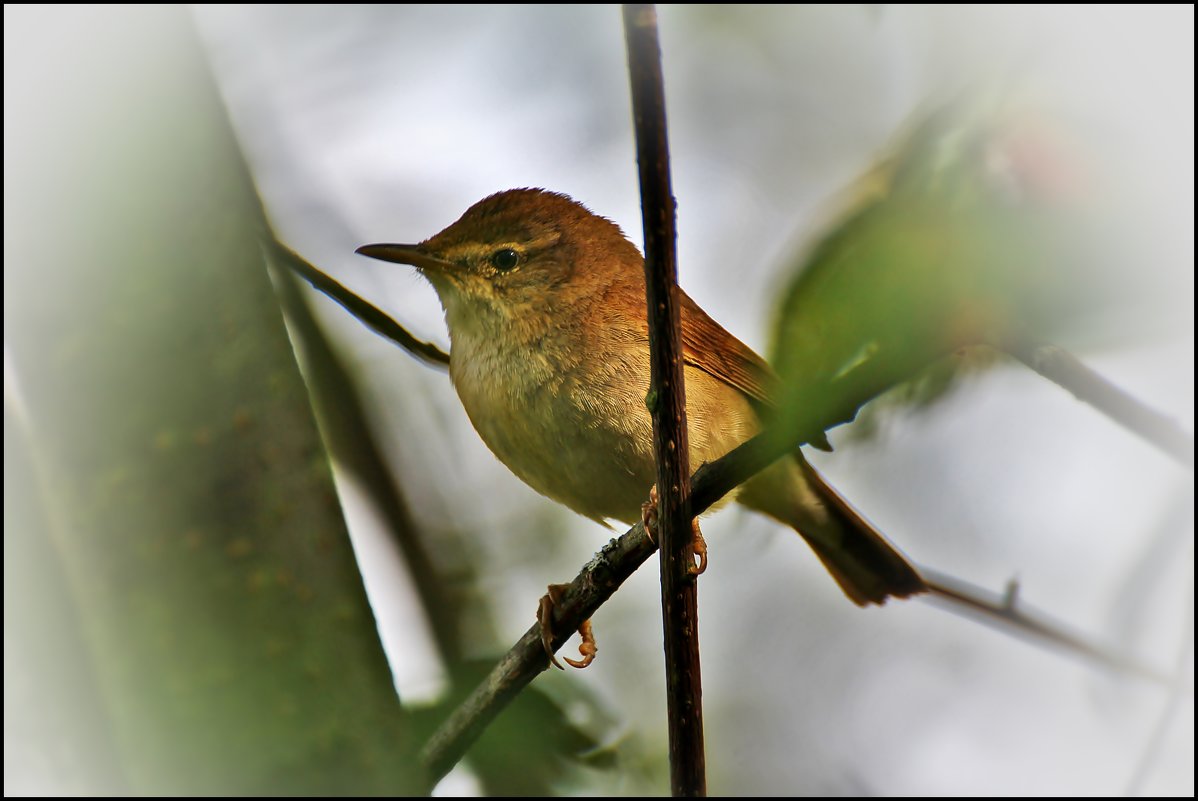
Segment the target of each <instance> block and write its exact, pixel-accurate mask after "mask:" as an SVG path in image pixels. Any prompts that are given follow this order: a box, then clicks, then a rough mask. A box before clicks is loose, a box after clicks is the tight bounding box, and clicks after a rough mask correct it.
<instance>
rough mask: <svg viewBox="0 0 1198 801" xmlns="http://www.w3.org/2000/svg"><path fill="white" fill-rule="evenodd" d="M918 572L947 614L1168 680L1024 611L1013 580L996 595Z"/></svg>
mask: <svg viewBox="0 0 1198 801" xmlns="http://www.w3.org/2000/svg"><path fill="white" fill-rule="evenodd" d="M919 571H920V573H922V574H923V577H924V579H925V580H926V581H927V584H928V588H929V589H930V590H931V595H929V596H928V598H929V600H931V601H940V602H947V604H948V606H947V608H948V609H949V611H952V612H962V613H965V614H967V615H968V616H969V617H971V618H973V619H976V620H979V621H981V622H982V623H985V624H987V625H990V626H994V627H995V628H999V629H1001V630H1003V631H1006V632H1008V633H1011V634H1015V635H1019V636H1024V637H1028V638H1030V639H1033V640H1036V641H1038V642H1041V643H1044V644H1046V645H1050V646H1052V647H1054V648H1057V649H1059V650H1061V651H1064V652H1065V653H1068V654H1072V655H1074V656H1079V657H1082V658H1084V659H1085V660H1087V661H1089V662H1093V663H1095V664H1098V665H1101V666H1103V667H1106V668H1110V669H1112V670H1116V671H1119V672H1120V673H1127V674H1130V675H1132V676H1136V677H1137V678H1141V679H1146V680H1148V681H1155V682H1160V683H1168V682H1169V681H1170V679H1169V677H1168V676H1166V675H1165V674H1164V673H1163V672H1161V671H1160V670H1156V669H1154V668H1151V667H1148V666H1147V665H1143V664H1141V663H1139V662H1137V661H1136V660H1134V659H1131V658H1130V657H1127V656H1124V655H1122V654H1119V653H1117V652H1116V651H1114V650H1113V649H1111V648H1105V647H1103V646H1101V645H1097V644H1095V643H1093V642H1091V641H1089V640H1088V639H1087V638H1085V637H1083V636H1082V635H1080V634H1074V633H1071V632H1069V631H1068V628H1067V627H1066V626H1065V624H1063V623H1061V622H1060V621H1057V620H1052V619H1051V618H1049V617H1048V616H1047V615H1045V614H1044V613H1043V612H1038V611H1036V610H1033V609H1029V608H1027V607H1026V606H1025V605H1024V604H1023V603H1022V602H1021V601H1020V599H1019V585H1018V583H1016V582H1014V581H1012V582H1011V583H1009V584H1008V585H1007V588H1006V591H1005V592H1003V593H1002V594H999V593H994V592H990V591H988V590H986V589H984V588H982V587H978V586H977V585H975V584H970V583H968V582H966V581H962V580H961V579H959V578H955V577H953V576H949V575H946V574H944V573H940V572H939V571H936V570H932V569H931V568H927V567H922V566H921V567H920V568H919Z"/></svg>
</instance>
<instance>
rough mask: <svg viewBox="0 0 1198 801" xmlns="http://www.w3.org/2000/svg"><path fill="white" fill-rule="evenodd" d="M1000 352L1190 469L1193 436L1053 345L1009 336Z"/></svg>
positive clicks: (1174, 421)
mask: <svg viewBox="0 0 1198 801" xmlns="http://www.w3.org/2000/svg"><path fill="white" fill-rule="evenodd" d="M1001 347H1002V349H1003V350H1005V351H1006V352H1007V353H1009V354H1011V355H1012V356H1014V357H1015V358H1016V359H1018V360H1019V361H1021V362H1023V363H1024V364H1026V365H1027V366H1028V367H1030V368H1032V369H1033V370H1035V371H1036V372H1037V373H1039V374H1040V375H1042V376H1044V377H1045V378H1047V379H1048V380H1049V381H1052V382H1053V383H1054V384H1057V385H1058V386H1060V387H1063V388H1064V389H1067V390H1069V392H1071V393H1073V395H1074V397H1076V398H1077V399H1078V400H1080V401H1084V402H1085V403H1088V404H1090V405H1091V406H1093V407H1094V408H1095V409H1097V410H1098V411H1100V412H1102V413H1103V414H1105V415H1106V416H1107V417H1109V418H1111V419H1112V420H1114V421H1115V422H1116V423H1118V424H1119V425H1121V426H1123V427H1124V428H1126V429H1127V430H1129V431H1131V432H1133V433H1135V434H1138V435H1139V436H1141V437H1143V438H1144V439H1145V440H1147V441H1148V442H1151V443H1152V444H1153V445H1155V446H1156V447H1158V448H1160V449H1161V450H1162V451H1164V452H1165V453H1167V454H1169V455H1170V456H1172V457H1173V458H1174V459H1176V460H1177V461H1179V462H1181V463H1182V464H1183V465H1185V466H1186V467H1188V468H1190V469H1191V470H1192V469H1193V468H1194V435H1193V434H1190V433H1187V432H1186V431H1185V430H1184V429H1183V428H1182V427H1181V426H1180V425H1178V423H1177V421H1176V420H1173V419H1172V418H1169V417H1166V416H1165V415H1163V414H1161V413H1160V412H1158V411H1156V410H1155V409H1152V408H1150V407H1149V406H1147V405H1146V404H1144V403H1142V402H1141V401H1138V400H1136V399H1135V398H1134V397H1132V396H1131V395H1129V394H1128V393H1127V392H1125V391H1124V390H1122V389H1120V388H1119V387H1117V386H1115V385H1114V384H1112V383H1111V382H1110V381H1108V380H1106V379H1105V378H1103V377H1102V376H1100V375H1099V374H1098V373H1096V372H1094V371H1093V370H1091V369H1090V368H1089V367H1087V366H1086V365H1084V364H1082V363H1081V362H1080V361H1078V359H1077V358H1076V357H1075V356H1073V354H1071V353H1069V351H1067V350H1065V349H1064V348H1062V347H1059V346H1057V345H1051V344H1048V343H1045V342H1036V341H1033V340H1030V339H1026V338H1022V337H1018V336H1012V337H1009V338H1007V339H1006V340H1004V341H1003V343H1002V345H1001Z"/></svg>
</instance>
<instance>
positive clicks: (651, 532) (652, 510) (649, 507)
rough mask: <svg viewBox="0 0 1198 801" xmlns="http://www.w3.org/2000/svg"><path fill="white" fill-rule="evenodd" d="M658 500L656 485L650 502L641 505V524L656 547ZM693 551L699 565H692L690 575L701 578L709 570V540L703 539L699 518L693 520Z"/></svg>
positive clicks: (650, 491)
mask: <svg viewBox="0 0 1198 801" xmlns="http://www.w3.org/2000/svg"><path fill="white" fill-rule="evenodd" d="M657 500H658V497H657V485H656V484H654V485H653V486H652V487H650V488H649V500H648V501H646V502H645V503H642V504H641V523H642V524H644V526H645V534H646V535H648V537H649V540H650V541H651V542H652V543H653V544H654V545H656V544H657V539H656V533H657ZM691 551H692V552H693V553H694V554H695V557H696V558H697V559H698V560H699V564H697V565H691V568H690V573H691V575H692V576H701V575H703V572H704V571H705V570H707V540H705V539H703V532H702V531H700V530H699V519H698V518H695V519H693V520H691Z"/></svg>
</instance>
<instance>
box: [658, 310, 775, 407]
mask: <svg viewBox="0 0 1198 801" xmlns="http://www.w3.org/2000/svg"><path fill="white" fill-rule="evenodd" d="M678 295H679V298H680V300H681V301H682V304H681V309H680V316H681V317H682V361H683V363H684V364H689V365H690V366H691V367H697V368H699V369H700V370H702V371H703V372H705V373H707V374H708V375H710V376H713V377H715V378H718V379H720V380H721V381H723V382H724V383H725V384H727V385H728V386H730V387H734V388H735V389H738V390H740V391H741V392H743V393H744V394H745V395H746V396H748V397H749V398H750V399H751V400H752V401H753V402H754V403H755V404H759V405H761V406H764V407H765V408H767V409H770V408H773V406H774V401H773V397H774V395H775V390H776V388H777V385H778V376H776V375H775V374H774V371H773V370H772V369H770V366H769V365H768V364H766V363H765V360H764V359H762V358H761V357H760V356H758V355H757V354H756V353H754V352H753V351H752V350H750V348H749V346H748V345H746V344H745V343H743V342H741V341H740V340H739V339H737V338H736V337H734V336H732V335H731V334H729V333H728V332H727V331H725V330H724V327H723V326H722V325H720V324H719V323H717V322H716V321H715V320H713V319H711V318H710V317H709V316H708V315H707V312H705V311H703V310H702V309H701V308H699V304H697V303H695V302H694V301H693V300H691V299H690V296H689V295H687V294H686V293H685V292H683V291H682V290H681V289H679V290H678Z"/></svg>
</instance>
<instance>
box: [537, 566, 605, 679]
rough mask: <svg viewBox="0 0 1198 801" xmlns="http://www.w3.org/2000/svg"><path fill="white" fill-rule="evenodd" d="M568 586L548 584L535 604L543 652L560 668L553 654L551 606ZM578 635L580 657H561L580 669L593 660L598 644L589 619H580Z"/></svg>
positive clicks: (560, 664)
mask: <svg viewBox="0 0 1198 801" xmlns="http://www.w3.org/2000/svg"><path fill="white" fill-rule="evenodd" d="M569 586H570V585H569V584H550V585H549V588H548V589H549V591H548V592H546V593H545V594H544V595H542V596H541V603H540V605H539V606H537V622H538V623H540V624H541V644H542V645H543V646H545V653H547V654H549V661H550V662H552V663H553V666H554V667H556V668H558V669H560V670H565V668H564V667H562V663H561V662H558V661H557V657H556V656H554V654H553V607H554V606H555V605H556V604H557V603H558V601H560V600H561V597H562V595H563V594H564V593H565V591H566V589H567V588H568V587H569ZM578 636H580V637H582V644H580V645H579V646H578V653H579V654H580V655H581V656H582V659H581V660H576V659H571V658H570V657H568V656H564V657H562V658H563V659H565V660H566V662H568V663H569V664H570V665H571V666H572V667H576V668H578V669H580V670H581V669H582V668H584V667H586V666H587V665H589V664H591V663H592V662H594V661H595V654H596V653H598V651H599V646H598V645H596V644H595V633H594V631H592V629H591V621H590V619H587V620H584V621H582V624H581V625H579V627H578Z"/></svg>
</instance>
